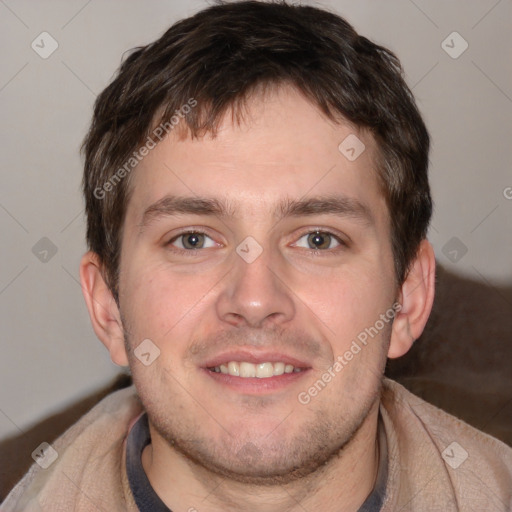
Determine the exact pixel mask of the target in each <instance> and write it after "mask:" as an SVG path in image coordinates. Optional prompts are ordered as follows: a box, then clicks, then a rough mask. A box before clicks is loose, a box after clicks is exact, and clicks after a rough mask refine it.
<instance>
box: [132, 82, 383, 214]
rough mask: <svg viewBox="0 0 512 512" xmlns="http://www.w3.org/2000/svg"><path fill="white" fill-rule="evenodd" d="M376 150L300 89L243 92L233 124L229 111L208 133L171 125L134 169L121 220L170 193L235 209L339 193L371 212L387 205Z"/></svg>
mask: <svg viewBox="0 0 512 512" xmlns="http://www.w3.org/2000/svg"><path fill="white" fill-rule="evenodd" d="M181 122H182V123H184V122H185V121H181ZM359 153H360V154H359ZM376 154H377V148H376V144H375V141H374V139H373V137H372V136H371V135H370V134H369V133H368V132H367V131H363V130H360V129H358V128H356V127H354V126H352V125H350V124H348V123H345V122H341V123H336V122H334V121H332V120H329V119H328V118H327V117H325V116H324V115H323V114H322V113H321V112H320V111H319V109H318V108H317V107H316V106H314V105H313V104H312V103H311V102H310V101H308V100H307V99H306V98H305V97H304V96H303V95H302V94H301V93H300V92H298V91H296V90H295V89H293V88H292V87H281V88H279V89H275V90H273V91H272V92H271V93H266V94H259V95H255V96H254V97H252V98H251V99H249V100H248V101H247V105H246V108H245V109H244V110H243V117H242V119H241V120H240V123H237V122H235V121H234V120H233V116H232V112H229V111H228V112H227V113H226V115H225V116H224V118H223V119H222V120H221V122H220V123H219V126H218V130H217V133H216V135H215V136H212V135H211V134H206V135H205V136H204V137H200V138H194V139H192V138H190V137H182V132H181V130H176V131H175V132H172V131H171V133H170V134H169V136H168V137H166V138H165V139H163V140H162V142H160V143H159V144H158V145H157V146H156V147H155V148H154V149H152V150H151V151H150V152H149V154H148V155H147V156H145V157H144V159H143V160H142V161H141V162H140V163H139V164H138V166H137V167H136V169H135V170H134V171H133V173H132V176H131V198H130V201H129V204H128V211H127V219H128V218H129V219H130V220H131V221H132V222H135V223H140V222H141V221H142V216H143V214H144V211H145V210H146V209H147V208H148V207H149V206H150V205H152V204H154V203H156V202H157V201H159V200H161V199H162V198H164V197H165V196H167V195H170V194H172V195H173V196H180V195H181V196H186V197H191V196H198V197H218V198H220V199H223V200H225V201H228V202H229V204H230V205H231V206H233V209H232V211H233V212H236V213H237V215H238V214H243V213H247V214H253V215H262V214H263V212H268V213H272V212H275V208H276V204H277V203H278V202H281V203H282V200H283V198H286V199H290V198H295V199H303V198H306V197H308V196H325V195H333V194H334V195H340V194H341V195H344V196H346V197H348V198H349V199H353V200H354V201H358V202H360V203H361V204H362V205H363V206H366V207H368V209H369V210H370V211H373V212H374V214H376V215H377V216H378V215H379V214H385V213H386V208H385V202H384V198H383V196H382V194H381V193H380V188H379V185H378V180H377V175H376V170H375V161H376ZM354 155H355V156H356V157H357V158H353V157H354Z"/></svg>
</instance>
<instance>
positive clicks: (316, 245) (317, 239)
mask: <svg viewBox="0 0 512 512" xmlns="http://www.w3.org/2000/svg"><path fill="white" fill-rule="evenodd" d="M301 240H305V241H304V242H301ZM295 245H297V246H298V247H304V248H305V249H314V250H328V249H335V248H336V247H339V246H340V245H343V242H342V241H341V240H340V239H339V238H338V237H337V236H335V235H333V234H332V233H328V232H326V231H313V232H311V233H306V234H305V235H302V236H301V237H300V238H299V240H298V241H297V243H296V244H295Z"/></svg>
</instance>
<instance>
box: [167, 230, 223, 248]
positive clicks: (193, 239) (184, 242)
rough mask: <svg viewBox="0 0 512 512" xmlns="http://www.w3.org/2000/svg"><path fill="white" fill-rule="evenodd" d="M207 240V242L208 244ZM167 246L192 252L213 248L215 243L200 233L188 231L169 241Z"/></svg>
mask: <svg viewBox="0 0 512 512" xmlns="http://www.w3.org/2000/svg"><path fill="white" fill-rule="evenodd" d="M208 240H209V242H208ZM169 244H170V245H173V246H174V247H177V248H178V249H185V250H193V249H206V248H208V247H215V242H214V241H213V240H212V239H211V238H210V237H209V236H208V235H207V234H206V233H202V232H201V231H188V232H186V233H181V234H180V235H178V236H176V237H174V238H173V239H171V240H169Z"/></svg>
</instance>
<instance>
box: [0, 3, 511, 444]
mask: <svg viewBox="0 0 512 512" xmlns="http://www.w3.org/2000/svg"><path fill="white" fill-rule="evenodd" d="M302 3H303V4H306V3H307V4H312V5H315V4H316V5H323V6H325V7H327V8H329V9H331V10H334V11H336V12H338V13H339V14H341V15H343V16H344V17H346V18H347V19H348V21H349V22H351V23H352V24H353V25H354V26H355V27H356V29H357V30H358V31H360V32H361V33H363V34H364V35H366V36H367V37H369V38H370V39H373V40H374V41H376V42H378V43H381V44H383V45H385V46H388V47H389V48H391V49H392V50H393V51H395V53H396V54H397V55H398V56H399V57H400V59H401V61H402V64H403V66H404V68H405V72H406V78H407V81H408V83H409V84H410V86H411V87H412V89H413V92H414V93H415V95H416V97H417V100H418V103H419V106H420V109H421V111H422V112H423V114H424V116H425V119H426V122H427V124H428V126H429V129H430V132H431V135H432V142H433V147H432V153H431V183H432V189H433V196H434V201H435V214H434V219H433V223H432V228H431V231H430V235H429V237H430V240H431V242H432V243H433V245H434V247H435V250H436V254H437V258H438V261H439V262H440V263H441V264H443V265H444V266H445V267H446V268H448V269H449V270H450V271H452V272H456V273H458V274H461V275H464V276H467V277H470V278H471V279H474V280H475V281H479V282H483V283H485V284H486V285H488V286H491V287H494V286H500V285H508V286H510V285H511V284H512V172H511V163H510V162H511V161H512V149H511V147H512V121H511V120H512V59H511V49H512V30H511V28H512V25H511V22H512V1H511V0H451V1H450V2H446V1H443V0H414V1H413V0H388V1H386V2H384V1H378V0H373V1H372V0H358V1H355V0H324V1H322V2H313V1H308V2H305V1H304V2H302ZM206 5H207V2H205V1H204V0H190V1H184V0H165V1H164V0H154V1H151V2H143V1H135V0H131V1H121V0H107V1H105V0H72V1H69V0H68V1H63V0H61V1H57V0H45V1H28V0H0V43H1V47H2V57H1V59H2V65H1V67H0V115H1V117H0V119H1V121H0V145H1V150H0V228H1V233H2V244H1V263H2V264H1V266H0V308H1V313H0V314H1V322H2V324H1V325H2V341H1V357H0V439H1V438H4V437H7V436H8V435H11V434H15V433H18V432H23V431H24V429H27V428H28V427H30V426H31V425H32V424H33V423H35V422H36V421H37V420H38V419H41V418H42V417H45V416H46V415H48V414H50V413H52V412H56V411H57V410H59V409H60V408H62V407H64V406H66V405H67V404H69V403H72V402H73V401H74V400H76V399H78V398H79V397H81V396H83V395H85V394H87V393H89V392H91V391H93V390H95V389H96V388H98V387H100V386H102V385H103V384H105V383H106V382H108V381H109V380H110V379H111V378H112V377H113V376H114V375H115V374H117V373H118V372H119V371H120V369H119V368H118V367H116V366H115V365H114V364H113V363H112V362H111V361H110V358H109V355H108V353H107V351H106V349H104V347H103V345H101V343H100V342H99V341H98V340H97V339H96V336H95V334H94V332H93V330H92V327H91V326H90V323H89V318H88V315H87V311H86V308H85V304H84V301H83V298H82V293H81V290H80V285H79V281H78V265H79V261H80V257H81V255H82V253H83V252H84V251H85V244H84V233H85V227H84V226H85V223H84V217H83V201H82V197H81V194H80V179H81V171H82V167H81V166H82V162H81V159H80V157H79V154H78V148H79V146H80V143H81V140H82V138H83V136H84V135H85V132H86V129H87V126H88V123H89V120H90V116H91V112H92V105H93V102H94V99H95V97H96V95H97V94H98V93H99V92H100V91H101V90H102V89H103V88H104V87H105V86H106V85H107V83H108V82H109V80H110V79H111V77H112V75H113V73H114V71H115V69H116V68H117V67H118V65H119V63H120V59H121V56H122V54H123V52H125V51H126V50H128V49H130V48H132V47H134V46H137V45H141V44H146V43H149V42H151V41H152V40H154V39H155V38H156V37H158V36H159V35H160V34H161V33H162V32H163V31H164V30H165V29H166V28H168V26H169V25H171V24H172V23H173V22H175V21H176V20H178V19H179V18H182V17H185V16H188V15H190V14H192V13H194V12H195V11H197V10H198V9H200V8H202V7H205V6H206ZM43 32H46V33H47V34H42V33H43ZM454 32H456V34H454ZM41 34H42V35H41ZM56 45H58V47H56ZM466 46H467V48H466ZM55 47H56V49H55ZM52 50H54V51H53V53H51V54H50V52H51V51H52ZM511 312H512V306H511ZM485 321H486V320H485V318H482V322H485Z"/></svg>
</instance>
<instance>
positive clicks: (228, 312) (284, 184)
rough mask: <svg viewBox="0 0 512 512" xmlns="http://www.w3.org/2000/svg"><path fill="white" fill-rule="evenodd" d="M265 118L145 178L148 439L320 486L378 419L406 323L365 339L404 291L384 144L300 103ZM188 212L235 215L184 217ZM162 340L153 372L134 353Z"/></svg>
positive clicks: (139, 197) (142, 304) (142, 281)
mask: <svg viewBox="0 0 512 512" xmlns="http://www.w3.org/2000/svg"><path fill="white" fill-rule="evenodd" d="M249 114H250V115H248V116H246V117H245V120H244V121H243V122H242V123H241V125H240V126H237V125H236V124H233V123H232V119H231V116H230V115H228V116H226V117H225V118H224V120H223V122H222V123H221V126H220V130H219V132H218V135H217V137H216V138H212V137H211V136H210V135H207V136H206V137H204V138H200V139H199V140H197V139H196V140H191V139H190V138H187V139H185V140H181V141H180V140H178V138H177V137H175V136H174V135H171V136H170V137H169V138H168V139H165V140H164V141H163V142H162V143H160V144H159V145H158V146H157V147H156V148H155V149H153V150H152V151H151V152H150V153H149V155H148V156H147V157H146V158H145V159H144V160H143V161H142V162H141V163H140V164H139V166H138V168H137V169H136V171H134V175H133V176H132V178H133V180H132V183H131V186H132V187H133V195H132V196H131V198H130V201H129V204H128V209H127V215H126V220H125V225H124V234H123V243H122V251H121V272H120V276H121V277H120V283H119V289H120V312H121V316H122V319H123V324H124V329H125V333H126V341H127V344H128V345H129V351H128V357H129V360H130V366H131V370H132V374H133V378H134V382H135V385H136V388H137V391H138V393H139V395H140V397H141V400H142V402H143V405H144V406H145V408H146V410H147V412H148V416H149V419H150V424H151V425H152V426H153V427H154V428H155V429H156V431H157V432H158V434H159V435H160V436H161V438H162V439H165V440H167V441H168V443H169V444H170V443H171V441H172V443H173V446H174V447H175V448H176V449H177V450H178V451H179V452H181V453H182V454H184V455H186V456H187V457H188V458H190V459H192V460H194V461H196V462H198V463H199V464H202V465H203V466H205V467H207V468H208V469H210V470H213V471H216V472H218V473H221V474H225V475H229V476H230V477H231V478H234V479H239V480H241V481H244V480H245V481H256V480H257V479H260V481H263V480H265V479H272V478H277V477H279V476H281V475H286V474H288V475H289V476H288V478H293V475H295V477H296V476H300V475H304V474H307V473H309V472H311V471H313V470H314V469H316V468H317V467H319V466H320V465H321V464H323V463H324V462H325V461H326V460H328V459H329V458H330V457H331V456H332V455H333V454H335V453H336V452H338V451H339V449H340V448H341V447H342V446H343V445H344V444H345V443H346V442H347V441H348V440H349V439H350V438H351V436H352V435H353V434H354V433H355V432H357V431H358V428H359V427H360V426H361V425H362V424H364V422H365V419H366V418H367V417H369V416H368V415H369V413H370V411H372V413H373V412H375V407H374V406H375V404H376V400H377V398H378V397H377V394H378V391H379V388H380V383H381V378H382V372H383V367H384V364H385V359H386V352H387V347H388V342H389V336H390V325H391V324H390V323H385V324H384V328H381V329H377V330H378V333H377V334H374V335H373V337H371V336H368V337H367V343H366V345H364V344H362V343H361V342H360V341H359V342H358V343H357V344H358V346H359V347H360V350H359V351H357V349H355V348H354V345H353V341H354V340H357V336H358V335H359V334H360V333H361V332H363V331H364V330H365V329H369V328H371V327H373V328H374V329H375V327H374V326H375V324H376V322H377V321H378V320H379V318H381V316H380V315H382V314H384V313H386V311H389V309H390V308H391V306H392V304H393V302H394V300H395V298H396V294H397V288H396V286H395V279H394V268H393V257H392V252H391V243H390V236H391V235H390V226H389V214H388V213H387V208H386V205H385V200H384V198H383V196H382V194H381V193H380V191H379V188H378V185H377V179H376V171H375V169H374V156H375V145H374V142H373V140H372V138H371V137H369V136H368V135H367V134H366V135H365V134H364V133H360V132H358V131H355V130H354V128H351V127H349V126H348V125H338V124H334V123H332V122H329V121H328V120H327V119H326V118H325V117H323V116H322V115H321V114H320V113H319V111H318V110H317V108H315V107H314V106H313V105H312V104H311V103H309V102H308V101H306V100H305V99H304V97H303V96H301V95H300V94H299V93H297V92H296V91H294V90H293V89H291V88H282V89H281V90H280V91H279V92H278V93H277V92H274V93H272V94H271V95H269V96H268V97H266V98H263V97H261V96H258V97H254V98H253V99H252V100H251V101H250V102H249ZM182 122H183V121H182ZM351 134H355V135H357V136H358V137H359V139H360V140H362V141H363V142H364V144H365V145H366V149H365V150H364V151H363V153H362V154H361V155H360V156H359V157H358V158H357V159H355V160H354V161H350V160H349V159H348V158H347V157H346V156H345V155H347V154H348V155H349V156H352V155H351V153H352V152H351V151H350V148H349V150H348V152H347V151H345V154H343V153H342V152H341V151H340V150H339V149H338V146H339V145H340V143H341V142H342V141H343V140H344V139H345V138H346V137H347V136H349V135H351ZM349 141H350V139H349ZM171 196H172V197H173V198H174V199H175V200H174V201H173V200H171V199H169V200H168V201H162V200H163V199H164V198H166V197H167V198H170V197H171ZM183 198H189V199H190V200H194V201H197V200H198V199H199V198H205V199H208V200H209V201H213V202H215V201H216V202H217V203H218V205H219V206H224V207H225V211H221V212H217V213H215V214H212V213H209V212H208V208H206V206H211V204H212V203H211V202H210V203H202V206H204V207H205V208H203V209H201V208H199V207H198V206H200V205H198V204H195V205H192V206H193V208H192V211H189V212H187V211H186V210H187V209H186V208H181V210H178V211H174V210H173V209H172V208H171V207H173V206H176V204H177V201H176V199H183ZM326 199H331V200H333V201H331V202H330V203H329V202H327V203H322V201H325V200H326ZM310 201H314V202H313V203H310V204H307V203H308V202H310ZM158 202H159V203H158ZM295 202H301V204H302V207H301V204H299V205H298V207H297V205H296V207H295V208H294V207H293V205H294V203H295ZM156 203H158V204H159V206H158V207H155V204H156ZM334 203H337V204H338V208H335V209H333V208H332V206H333V204H334ZM181 206H184V203H183V202H182V203H181ZM145 212H146V214H145ZM183 232H187V234H185V235H183ZM316 232H320V233H319V234H315V233H316ZM248 237H249V238H248ZM260 251H261V253H260ZM381 324H382V322H380V323H379V324H378V325H379V326H380V325H381ZM372 332H373V333H374V332H375V330H374V331H372ZM147 339H149V340H151V344H154V346H156V347H158V349H159V351H160V354H159V356H158V357H157V358H156V359H155V360H154V361H153V362H152V363H151V364H150V365H148V366H146V365H144V364H142V363H141V362H140V361H139V360H138V359H137V358H136V357H135V355H134V353H133V350H134V349H136V348H137V346H139V344H140V343H141V342H142V341H143V340H147ZM359 339H361V338H359ZM146 343H148V342H146ZM151 344H149V345H148V346H149V347H152V346H153V345H151ZM351 347H352V350H351ZM153 351H154V352H153ZM347 351H349V352H350V351H351V353H352V354H353V357H351V358H347V357H344V354H346V353H347ZM150 352H151V354H152V356H153V354H154V353H155V354H156V349H150ZM152 356H151V357H152ZM339 356H340V357H342V361H343V364H342V368H341V369H340V366H337V367H336V369H335V370H333V369H332V368H331V367H332V366H333V364H334V363H335V362H336V361H340V359H337V358H338V357H339ZM145 357H146V358H147V356H145ZM263 363H271V364H263ZM258 364H260V367H259V368H258ZM340 364H341V363H340ZM221 365H222V370H223V371H225V368H224V367H228V368H229V371H230V372H229V373H222V372H221V371H220V372H219V371H218V370H219V369H220V367H221ZM288 365H291V366H292V367H293V368H294V370H292V371H291V373H287V371H290V366H288ZM216 368H217V371H216ZM329 368H331V371H330V375H331V378H330V379H328V378H327V377H325V374H326V372H327V373H329ZM237 371H238V372H242V374H244V375H253V372H257V374H258V375H260V377H242V376H240V375H238V376H237ZM283 371H284V373H283ZM274 373H276V375H274ZM265 375H272V376H271V377H266V378H265V377H264V376H265ZM333 375H334V376H333ZM322 377H323V383H324V385H323V386H321V385H317V393H315V392H314V391H313V392H311V393H310V392H309V391H308V390H310V388H311V387H312V386H314V385H315V383H316V382H317V381H318V380H319V379H320V380H322ZM327 380H329V382H327V383H326V382H325V381H327ZM318 389H320V391H318ZM308 397H309V399H308ZM306 402H307V403H306ZM372 406H373V407H372ZM154 442H155V440H154ZM292 470H294V472H292ZM251 479H252V480H251Z"/></svg>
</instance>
